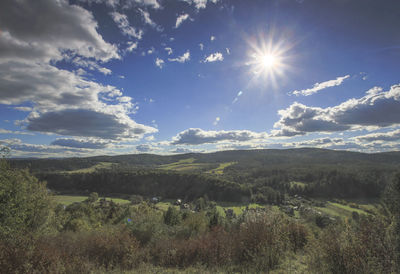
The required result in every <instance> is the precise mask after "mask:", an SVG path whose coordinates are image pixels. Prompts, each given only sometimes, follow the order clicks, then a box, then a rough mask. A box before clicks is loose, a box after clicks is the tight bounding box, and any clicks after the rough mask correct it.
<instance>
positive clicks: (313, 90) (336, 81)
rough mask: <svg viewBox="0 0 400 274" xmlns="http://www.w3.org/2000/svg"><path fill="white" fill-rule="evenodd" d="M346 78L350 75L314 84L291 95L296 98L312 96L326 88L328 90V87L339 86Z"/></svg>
mask: <svg viewBox="0 0 400 274" xmlns="http://www.w3.org/2000/svg"><path fill="white" fill-rule="evenodd" d="M347 78H350V75H345V76H342V77H337V78H336V79H334V80H329V81H325V82H322V83H315V84H314V85H313V87H312V88H309V89H303V90H295V91H293V92H292V94H294V95H296V96H300V95H303V96H309V95H312V94H314V93H317V92H318V91H320V90H323V89H326V88H330V87H334V86H339V85H341V84H342V83H343V81H344V80H346V79H347Z"/></svg>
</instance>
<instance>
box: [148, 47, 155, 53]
mask: <svg viewBox="0 0 400 274" xmlns="http://www.w3.org/2000/svg"><path fill="white" fill-rule="evenodd" d="M154 51H155V48H154V47H151V48H150V49H148V50H147V54H148V55H150V54H153V53H154Z"/></svg>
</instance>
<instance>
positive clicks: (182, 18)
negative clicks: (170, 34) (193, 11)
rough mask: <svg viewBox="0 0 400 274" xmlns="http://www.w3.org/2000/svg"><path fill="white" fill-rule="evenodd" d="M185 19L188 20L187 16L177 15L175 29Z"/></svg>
mask: <svg viewBox="0 0 400 274" xmlns="http://www.w3.org/2000/svg"><path fill="white" fill-rule="evenodd" d="M187 19H190V17H189V14H187V13H185V14H182V15H179V16H178V18H176V23H175V28H176V29H177V28H179V26H180V25H182V23H183V22H184V21H186V20H187Z"/></svg>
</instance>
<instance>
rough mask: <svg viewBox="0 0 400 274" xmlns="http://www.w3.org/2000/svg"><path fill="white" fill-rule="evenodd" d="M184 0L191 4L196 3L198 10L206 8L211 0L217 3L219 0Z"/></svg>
mask: <svg viewBox="0 0 400 274" xmlns="http://www.w3.org/2000/svg"><path fill="white" fill-rule="evenodd" d="M183 1H185V2H187V3H189V4H190V5H194V7H195V8H196V9H197V10H200V9H205V8H206V7H207V4H208V3H209V2H212V3H214V4H216V3H218V1H219V0H208V1H207V0H183Z"/></svg>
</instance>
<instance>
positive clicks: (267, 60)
mask: <svg viewBox="0 0 400 274" xmlns="http://www.w3.org/2000/svg"><path fill="white" fill-rule="evenodd" d="M277 61H278V58H277V56H275V55H273V54H264V55H262V56H261V57H260V63H261V65H262V66H263V67H264V68H265V69H272V68H273V67H274V66H275V65H276V64H277V63H278V62H277Z"/></svg>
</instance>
